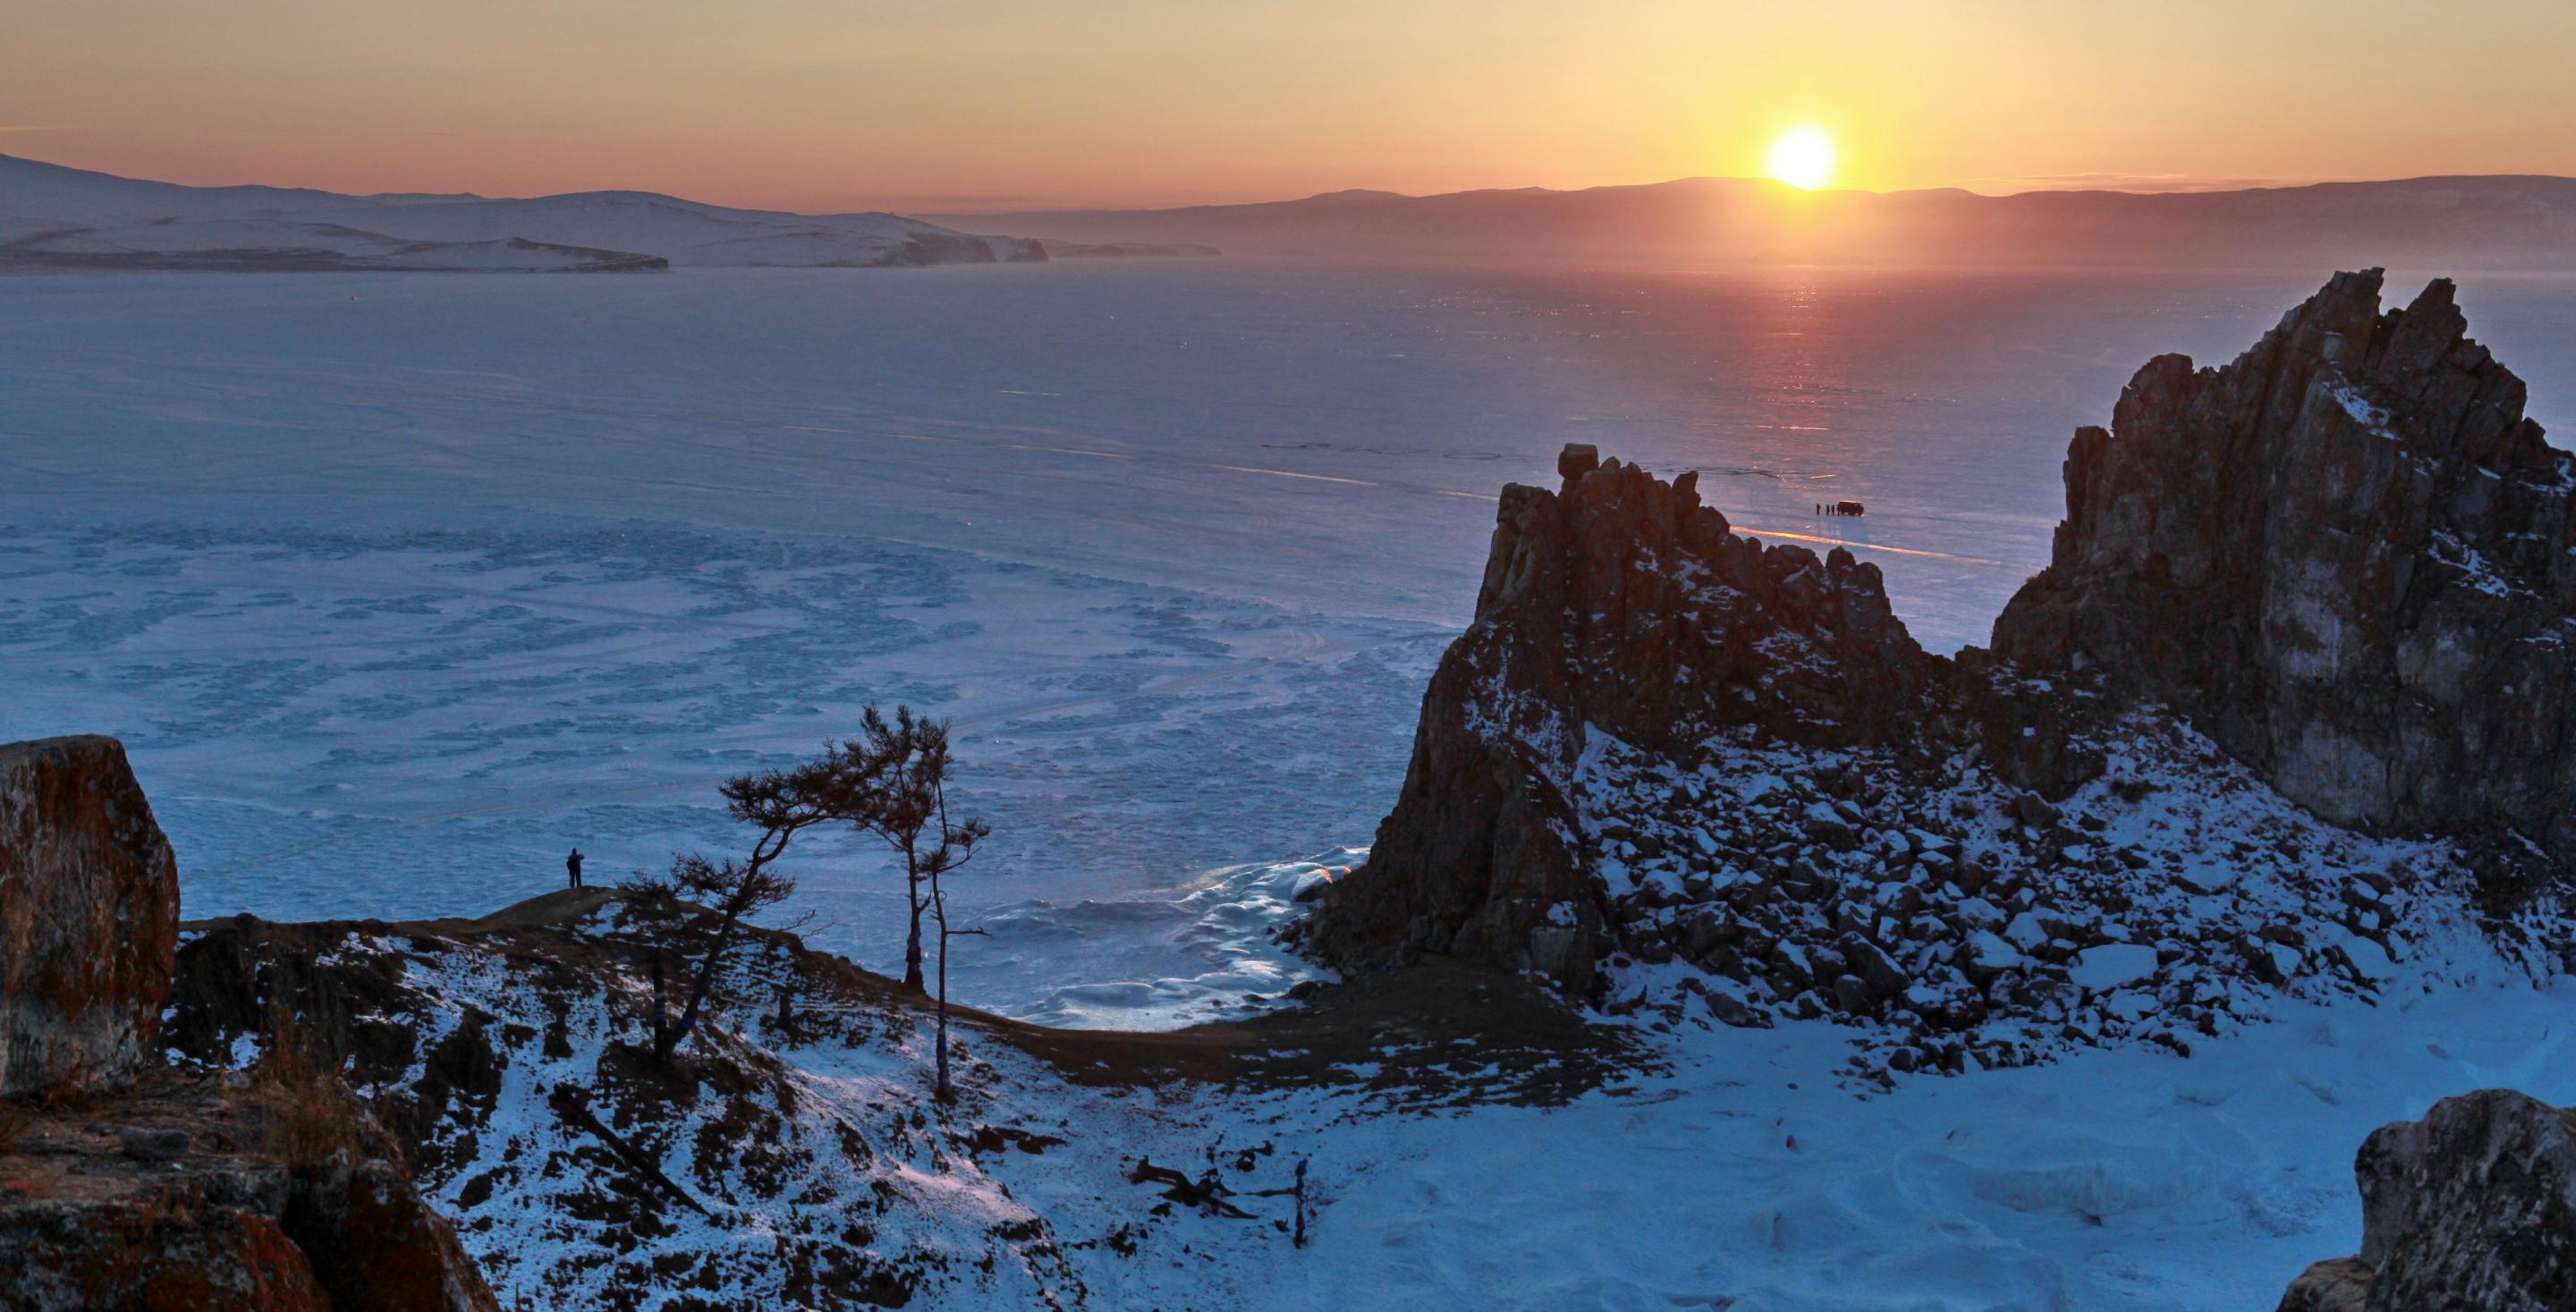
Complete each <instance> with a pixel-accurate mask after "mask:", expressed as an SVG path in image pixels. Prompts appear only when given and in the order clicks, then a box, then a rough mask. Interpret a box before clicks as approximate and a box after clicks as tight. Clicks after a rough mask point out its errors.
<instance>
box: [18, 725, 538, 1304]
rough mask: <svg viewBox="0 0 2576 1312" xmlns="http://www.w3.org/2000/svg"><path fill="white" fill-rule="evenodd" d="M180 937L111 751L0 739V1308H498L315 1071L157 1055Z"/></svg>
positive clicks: (161, 852)
mask: <svg viewBox="0 0 2576 1312" xmlns="http://www.w3.org/2000/svg"><path fill="white" fill-rule="evenodd" d="M178 932H179V879H178V869H177V862H176V860H175V858H173V856H172V855H171V852H170V844H169V842H168V840H167V839H165V838H163V837H162V834H161V830H160V828H159V826H157V825H155V824H154V823H153V819H152V808H151V806H150V804H149V803H147V802H146V801H145V800H144V796H143V790H142V788H141V787H140V786H139V785H138V784H136V782H135V779H134V773H133V771H132V770H131V769H130V768H128V766H127V764H126V760H125V749H124V747H123V746H122V745H120V744H119V743H118V742H117V741H116V740H115V739H113V738H98V737H86V738H51V739H44V740H41V741H37V742H28V743H17V744H12V745H9V746H5V747H0V1097H6V1098H9V1099H11V1100H13V1101H12V1102H9V1103H0V1307H6V1308H10V1309H24V1310H25V1312H56V1310H60V1312H74V1310H75V1309H81V1310H85V1309H92V1308H111V1307H113V1308H129V1307H130V1308H147V1309H158V1308H169V1309H178V1308H189V1309H198V1308H208V1309H229V1308H240V1309H245V1310H247V1309H289V1310H294V1309H313V1310H315V1312H327V1310H329V1309H349V1308H370V1309H391V1310H398V1312H400V1310H417V1312H490V1310H491V1309H493V1308H494V1307H495V1304H494V1301H493V1298H492V1294H491V1291H490V1290H489V1289H488V1288H486V1287H485V1285H484V1282H483V1278H482V1276H481V1274H480V1273H479V1272H478V1271H477V1270H476V1268H475V1266H474V1263H473V1262H472V1261H471V1260H470V1259H468V1258H467V1257H466V1255H465V1251H464V1249H463V1247H462V1246H460V1245H459V1244H458V1242H457V1239H456V1235H455V1232H454V1231H453V1230H451V1229H450V1228H449V1226H448V1224H447V1222H446V1221H445V1220H444V1219H443V1218H441V1217H440V1216H439V1215H438V1214H437V1213H436V1212H434V1211H432V1210H431V1209H430V1208H429V1206H428V1205H427V1204H426V1203H424V1202H423V1201H422V1199H421V1196H420V1194H419V1192H418V1191H417V1190H416V1189H415V1188H414V1187H413V1185H412V1178H411V1174H410V1172H409V1170H408V1169H407V1168H406V1167H405V1166H404V1165H403V1164H402V1162H401V1160H400V1157H399V1154H398V1153H396V1151H395V1149H394V1146H393V1142H392V1140H391V1139H390V1138H388V1137H387V1136H386V1135H385V1134H384V1132H383V1131H382V1130H381V1129H379V1128H376V1127H375V1125H374V1123H373V1121H372V1120H371V1119H370V1117H369V1116H368V1115H367V1114H366V1113H365V1112H364V1111H363V1110H362V1109H360V1108H359V1107H358V1106H357V1105H356V1104H355V1103H354V1102H353V1101H352V1100H351V1098H350V1097H349V1095H348V1093H347V1091H346V1090H345V1089H343V1088H342V1087H341V1086H340V1085H339V1083H338V1082H337V1081H336V1080H335V1079H333V1078H332V1077H331V1075H330V1074H329V1071H330V1069H331V1068H330V1067H317V1066H313V1065H312V1064H311V1063H309V1062H306V1063H301V1064H278V1065H272V1066H270V1067H269V1068H268V1069H267V1072H266V1074H265V1076H264V1077H263V1078H262V1079H260V1080H253V1079H252V1078H250V1077H249V1076H248V1075H247V1074H245V1073H244V1072H240V1071H230V1072H225V1073H223V1074H222V1075H221V1076H220V1077H218V1074H217V1072H216V1071H215V1070H212V1069H207V1070H202V1071H197V1072H186V1071H180V1070H174V1069H172V1068H170V1066H169V1065H168V1064H167V1062H166V1058H165V1056H164V1053H163V1051H162V1048H161V1037H162V1036H161V1025H162V1014H163V1009H164V1007H165V1006H167V1005H168V1004H169V1002H170V1000H171V996H172V970H173V965H174V961H175V954H176V950H177V946H178ZM290 1070H291V1071H292V1072H294V1073H293V1076H292V1078H289V1077H288V1072H289V1071H290Z"/></svg>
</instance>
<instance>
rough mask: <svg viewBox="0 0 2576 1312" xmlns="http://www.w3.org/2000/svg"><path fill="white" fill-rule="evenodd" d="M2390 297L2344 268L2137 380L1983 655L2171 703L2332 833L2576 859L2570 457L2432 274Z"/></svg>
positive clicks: (2574, 487)
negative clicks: (2395, 302) (2418, 289)
mask: <svg viewBox="0 0 2576 1312" xmlns="http://www.w3.org/2000/svg"><path fill="white" fill-rule="evenodd" d="M2379 293H2380V274H2379V271H2378V270H2375V269H2374V270H2367V271H2364V272H2361V273H2345V274H2337V275H2336V276H2335V277H2334V279H2333V280H2332V281H2331V282H2329V283H2327V284H2326V286H2325V288H2324V289H2323V290H2321V291H2319V292H2318V293H2317V294H2316V295H2315V296H2313V297H2311V298H2310V299H2309V300H2308V301H2307V303H2305V304H2303V305H2301V306H2299V307H2298V308H2296V309H2294V310H2292V311H2290V312H2289V313H2288V314H2287V315H2285V316H2284V317H2283V318H2282V320H2281V322H2280V325H2279V326H2278V327H2276V328H2274V329H2273V330H2272V331H2271V332H2269V333H2267V334H2265V336H2264V337H2263V339H2262V340H2261V341H2260V342H2258V343H2256V345H2255V346H2254V347H2253V349H2251V350H2249V351H2247V352H2246V353H2245V354H2244V355H2242V356H2240V357H2238V358H2237V360H2236V361H2235V362H2234V363H2232V364H2229V365H2227V366H2225V367H2224V368H2216V369H2199V370H2195V369H2194V368H2193V367H2192V362H2191V361H2190V360H2188V359H2186V358H2184V357H2182V356H2178V355H2168V356H2161V357H2158V358H2157V359H2155V360H2153V361H2151V362H2149V363H2148V365H2147V366H2146V367H2145V368H2144V369H2141V370H2139V371H2138V374H2137V376H2136V377H2135V378H2134V379H2132V380H2131V381H2130V383H2129V385H2128V387H2127V389H2126V390H2124V391H2123V392H2122V393H2121V396H2120V400H2119V404H2118V406H2117V408H2116V409H2115V410H2114V412H2113V423H2112V427H2111V428H2110V429H2109V430H2107V431H2106V430H2104V429H2100V428H2087V429H2084V430H2082V431H2081V432H2079V433H2077V434H2076V437H2075V441H2074V444H2073V446H2072V447H2071V448H2070V449H2069V451H2068V454H2067V459H2066V520H2065V522H2064V523H2063V524H2061V525H2060V526H2059V527H2058V530H2057V538H2056V544H2055V549H2054V554H2053V557H2052V559H2051V562H2050V564H2049V567H2048V568H2047V570H2045V571H2044V572H2042V573H2041V574H2040V575H2039V576H2038V577H2037V578H2035V579H2033V580H2032V581H2031V582H2030V583H2029V584H2028V585H2027V586H2026V587H2024V588H2023V590H2022V591H2021V593H2020V594H2019V595H2017V596H2016V597H2014V598H2013V600H2012V603H2011V604H2010V605H2009V606H2008V607H2007V608H2006V609H2005V611H2004V613H2003V615H2002V617H2001V618H2000V619H1998V620H1997V621H1996V623H1995V633H1994V648H1995V651H1996V653H1997V654H1998V655H2000V656H2002V657H2004V658H2005V659H2007V660H2009V661H2012V662H2014V663H2015V664H2017V665H2018V666H2020V667H2021V669H2022V671H2023V672H2024V673H2027V674H2034V675H2043V676H2067V675H2075V674H2088V675H2094V676H2098V677H2100V678H2101V679H2102V681H2103V682H2104V684H2105V685H2106V686H2107V687H2109V688H2111V689H2113V690H2114V691H2116V692H2117V693H2119V694H2121V695H2123V696H2126V697H2130V698H2142V699H2147V700H2153V701H2158V702H2162V703H2165V704H2167V705H2170V706H2172V707H2173V708H2175V709H2176V710H2177V711H2179V712H2180V713H2181V714H2182V715H2183V716H2185V717H2186V718H2187V719H2188V720H2189V721H2190V722H2191V723H2192V724H2193V725H2194V726H2195V727H2197V728H2198V729H2199V730H2200V731H2202V732H2203V733H2206V734H2207V735H2209V737H2210V738H2212V739H2213V740H2215V741H2216V742H2217V743H2218V744H2219V745H2220V746H2221V747H2222V748H2224V749H2225V750H2226V751H2227V752H2228V753H2229V754H2231V755H2233V756H2235V757H2236V758H2238V759H2239V760H2242V761H2244V762H2246V763H2247V764H2248V765H2250V766H2252V767H2253V768H2254V769H2255V770H2256V771H2257V772H2258V773H2260V774H2261V775H2262V776H2263V778H2264V779H2265V780H2267V781H2268V782H2269V783H2271V784H2272V786H2273V787H2275V788H2277V789H2279V790H2280V791H2281V792H2282V793H2283V794H2284V795H2286V796H2288V797H2290V798H2291V799H2293V800H2295V801H2297V802H2299V803H2301V804H2303V805H2305V806H2308V807H2310V808H2312V809H2314V810H2315V811H2316V812H2317V813H2318V814H2320V815H2322V816H2325V817H2326V818H2328V819H2330V820H2333V821H2335V822H2336V823H2339V824H2344V825H2349V826H2367V827H2370V828H2372V829H2374V830H2376V831H2378V832H2382V833H2392V832H2403V833H2416V832H2423V831H2428V830H2429V831H2433V832H2437V833H2444V834H2459V835H2479V836H2485V835H2495V834H2499V833H2500V831H2506V830H2510V831H2512V832H2513V833H2518V834H2520V835H2522V836H2525V837H2528V838H2530V839H2532V840H2534V841H2536V842H2538V843H2540V844H2542V845H2543V846H2545V847H2546V848H2547V849H2549V850H2550V851H2551V852H2553V853H2555V854H2557V855H2558V856H2559V857H2561V858H2565V857H2568V856H2571V855H2576V805H2571V803H2576V743H2571V742H2570V741H2569V736H2568V733H2567V726H2568V724H2569V721H2570V715H2571V712H2576V688H2571V684H2576V661H2571V659H2570V654H2571V649H2570V647H2569V645H2568V644H2569V639H2570V638H2571V637H2576V618H2571V616H2576V554H2571V544H2576V520H2571V514H2570V507H2571V499H2576V463H2571V457H2570V456H2569V455H2568V454H2567V453H2565V452H2562V451H2558V450H2554V449H2552V448H2551V447H2550V446H2548V445H2547V443H2545V442H2544V441H2543V440H2542V436H2541V430H2540V427H2539V426H2538V425H2537V424H2534V423H2532V422H2531V421H2530V420H2528V419H2526V418H2524V417H2523V402H2524V389H2523V384H2522V382H2521V380H2519V379H2517V378H2515V377H2514V375H2513V374H2512V372H2511V371H2509V370H2507V369H2506V368H2505V367H2504V365H2503V364H2501V363H2499V362H2498V361H2496V360H2495V359H2494V357H2492V356H2491V355H2490V354H2489V353H2488V352H2487V349H2486V348H2485V347H2483V346H2480V345H2478V344H2477V343H2476V342H2474V341H2472V340H2470V339H2469V338H2468V337H2467V335H2466V329H2467V322H2466V320H2465V319H2464V318H2463V317H2462V315H2461V313H2460V310H2459V308H2458V307H2457V306H2456V305H2455V304H2454V303H2453V300H2452V286H2451V284H2450V283H2449V282H2448V281H2437V282H2434V283H2433V284H2431V285H2430V286H2428V287H2426V288H2425V289H2424V291H2423V293H2422V294H2421V295H2420V296H2418V297H2417V298H2416V299H2415V302H2414V303H2413V304H2412V305H2410V306H2408V307H2407V308H2405V309H2404V310H2389V311H2386V312H2383V311H2382V310H2381V309H2380V305H2379Z"/></svg>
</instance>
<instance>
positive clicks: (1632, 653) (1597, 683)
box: [1309, 446, 1940, 992]
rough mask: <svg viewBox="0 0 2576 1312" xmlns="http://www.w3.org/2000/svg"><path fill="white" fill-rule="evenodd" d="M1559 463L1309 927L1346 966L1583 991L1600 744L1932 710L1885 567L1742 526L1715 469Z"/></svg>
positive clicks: (1578, 453) (1866, 721) (1807, 739)
mask: <svg viewBox="0 0 2576 1312" xmlns="http://www.w3.org/2000/svg"><path fill="white" fill-rule="evenodd" d="M1558 472H1559V473H1560V474H1561V475H1562V477H1563V483H1562V485H1561V487H1559V488H1558V490H1556V491H1553V492H1551V491H1548V490H1546V489H1543V488H1535V487H1525V486H1520V485H1517V484H1516V485H1513V486H1510V487H1506V488H1504V489H1503V497H1502V506H1501V510H1500V512H1499V514H1498V515H1497V517H1496V520H1497V522H1496V524H1495V528H1494V539H1493V547H1492V552H1491V555H1490V556H1489V558H1488V561H1487V564H1486V567H1485V579H1484V586H1483V589H1482V591H1481V592H1480V593H1479V594H1478V597H1477V601H1476V618H1475V622H1474V624H1473V625H1472V626H1471V627H1469V629H1468V630H1467V632H1466V633H1465V634H1464V635H1462V636H1461V637H1460V638H1459V639H1458V640H1457V641H1456V642H1455V643H1453V644H1451V646H1450V648H1449V650H1448V652H1447V653H1446V654H1445V655H1443V656H1442V658H1441V661H1440V665H1439V668H1438V670H1437V672H1436V673H1435V674H1434V675H1433V676H1432V680H1431V687H1430V690H1429V691H1428V692H1427V693H1426V694H1425V695H1424V697H1423V702H1422V717H1421V722H1420V725H1419V726H1418V728H1417V730H1416V732H1415V737H1414V751H1413V760H1412V764H1411V765H1410V766H1409V767H1408V769H1407V770H1406V773H1405V781H1404V790H1403V792H1402V794H1401V795H1400V796H1399V797H1398V798H1397V800H1396V805H1395V809H1394V811H1393V812H1392V813H1391V814H1390V815H1388V817H1387V818H1386V820H1385V822H1384V823H1383V824H1381V825H1380V826H1379V828H1378V835H1377V841H1376V844H1375V846H1374V847H1373V848H1372V849H1371V851H1370V856H1369V861H1368V864H1367V865H1366V866H1364V867H1363V868H1361V869H1360V870H1358V871H1355V872H1353V873H1352V874H1351V875H1350V876H1349V877H1348V878H1346V879H1344V880H1343V881H1341V883H1339V884H1338V885H1336V886H1335V887H1334V888H1333V889H1332V891H1331V892H1330V893H1329V894H1328V895H1327V896H1326V897H1325V898H1324V900H1323V902H1322V905H1321V906H1320V908H1319V910H1318V912H1317V914H1316V917H1315V919H1314V922H1313V924H1312V925H1311V926H1310V930H1309V932H1310V934H1311V942H1312V943H1313V945H1314V946H1315V948H1316V949H1317V950H1318V951H1319V952H1320V953H1321V954H1322V955H1323V956H1325V957H1326V958H1327V959H1329V960H1332V961H1334V962H1336V963H1338V964H1341V965H1345V966H1354V967H1367V966H1382V965H1391V964H1396V963H1399V962H1401V961H1403V960H1406V959H1408V958H1410V957H1413V956H1417V955H1419V954H1421V953H1424V952H1433V953H1445V954H1449V955H1453V956H1457V957H1462V958H1466V959H1470V960H1477V961H1488V962H1493V963H1496V964H1500V965H1504V966H1507V967H1511V968H1515V969H1527V970H1536V971H1540V972H1542V973H1544V974H1547V975H1549V976H1551V977H1553V978H1555V979H1556V980H1557V981H1558V982H1560V983H1562V984H1565V985H1567V986H1570V987H1572V988H1574V989H1575V990H1576V991H1578V992H1579V991H1582V990H1583V989H1584V988H1585V987H1586V985H1587V984H1588V982H1589V981H1590V979H1591V975H1592V966H1593V961H1594V958H1595V956H1596V954H1597V941H1598V937H1599V933H1600V930H1601V927H1602V917H1603V893H1602V890H1601V889H1599V888H1598V887H1597V884H1596V881H1595V880H1594V879H1593V878H1592V876H1591V874H1590V873H1589V869H1588V868H1589V865H1590V863H1589V861H1588V860H1587V854H1586V851H1585V845H1586V839H1585V836H1584V834H1583V832H1582V827H1581V825H1580V824H1579V823H1578V821H1577V818H1576V816H1575V814H1574V811H1573V802H1572V798H1571V793H1572V786H1573V773H1574V771H1575V768H1576V765H1577V763H1578V761H1580V760H1581V758H1582V757H1583V755H1584V753H1585V752H1586V750H1587V749H1588V748H1590V747H1592V746H1594V745H1596V744H1598V743H1600V742H1601V741H1603V740H1605V739H1609V740H1616V741H1617V742H1619V743H1622V744H1625V745H1626V746H1629V747H1633V748H1637V749H1639V750H1643V751H1651V752H1655V753H1659V754H1672V753H1687V752H1690V751H1693V750H1695V744H1697V743H1700V742H1702V741H1705V740H1706V739H1707V738H1708V737H1709V736H1710V735H1713V734H1715V733H1717V732H1719V731H1721V730H1725V729H1729V728H1733V727H1737V726H1745V725H1758V726H1760V727H1761V728H1762V729H1764V730H1766V731H1768V732H1769V733H1770V734H1772V735H1774V736H1777V737H1779V738H1781V739H1785V740H1787V741H1791V742H1799V743H1808V744H1814V745H1817V746H1849V745H1854V744H1862V743H1882V742H1886V741H1889V740H1892V739H1895V738H1898V737H1901V736H1903V735H1905V734H1906V733H1908V732H1909V731H1910V730H1911V728H1912V727H1913V726H1915V725H1916V724H1918V723H1919V722H1920V720H1921V714H1920V712H1921V711H1922V709H1923V706H1924V704H1925V698H1926V695H1927V693H1928V691H1929V690H1930V689H1931V688H1932V686H1933V685H1934V684H1935V683H1936V682H1937V680H1938V678H1939V677H1940V676H1939V674H1938V672H1937V667H1938V666H1939V662H1938V661H1937V660H1935V659H1933V658H1931V657H1927V656H1926V655H1925V654H1924V653H1923V651H1922V649H1921V648H1920V647H1918V646H1917V645H1916V644H1915V642H1914V640H1913V638H1912V637H1911V636H1910V635H1908V634H1907V633H1906V631H1905V626H1904V625H1903V624H1902V623H1899V622H1898V621H1897V619H1896V617H1895V615H1894V614H1893V613H1892V612H1891V611H1890V609H1889V607H1888V601H1887V592H1886V589H1885V587H1884V586H1883V584H1882V583H1881V581H1880V578H1879V573H1878V570H1877V568H1876V567H1875V566H1871V565H1865V564H1861V563H1858V562H1856V561H1855V560H1853V558H1852V556H1851V554H1850V553H1849V552H1846V551H1843V550H1841V549H1839V548H1837V549H1835V550H1834V551H1833V552H1832V553H1830V554H1829V555H1827V556H1825V557H1822V558H1819V557H1817V556H1816V555H1815V553H1813V552H1810V551H1807V550H1804V549H1802V548H1798V547H1792V546H1777V545H1765V544H1763V543H1762V542H1760V541H1759V540H1756V539H1753V538H1748V537H1742V536H1738V535H1737V534H1735V533H1733V532H1731V531H1730V530H1729V528H1728V525H1727V522H1726V518H1725V517H1724V516H1723V515H1720V514H1719V513H1718V512H1717V511H1716V510H1715V509H1713V508H1711V507H1707V506H1703V505H1701V504H1700V503H1699V492H1698V487H1697V479H1698V476H1697V475H1696V474H1691V473H1685V474H1682V475H1681V476H1680V477H1678V478H1675V479H1673V480H1671V481H1669V482H1668V481H1665V480H1663V479H1659V478H1656V477H1655V476H1654V475H1652V474H1650V473H1648V472H1647V471H1645V470H1643V469H1640V468H1638V467H1636V466H1634V465H1627V464H1622V463H1621V462H1619V461H1618V460H1615V459H1613V460H1609V461H1606V462H1605V461H1602V460H1601V459H1600V458H1599V456H1598V455H1597V453H1595V452H1594V451H1593V449H1592V448H1590V447H1588V446H1571V447H1568V448H1567V449H1566V451H1565V454H1564V456H1563V457H1562V458H1561V459H1560V460H1559V463H1558Z"/></svg>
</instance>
